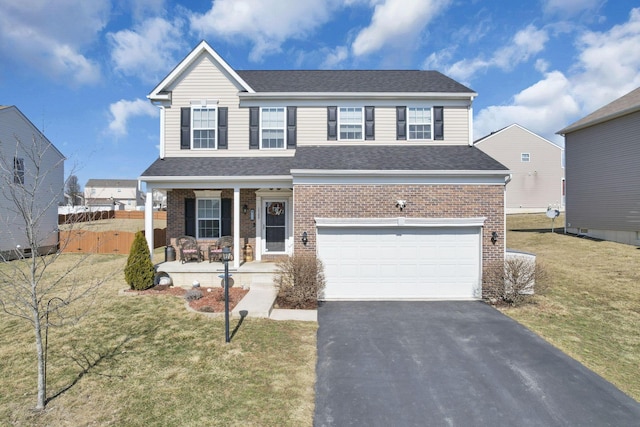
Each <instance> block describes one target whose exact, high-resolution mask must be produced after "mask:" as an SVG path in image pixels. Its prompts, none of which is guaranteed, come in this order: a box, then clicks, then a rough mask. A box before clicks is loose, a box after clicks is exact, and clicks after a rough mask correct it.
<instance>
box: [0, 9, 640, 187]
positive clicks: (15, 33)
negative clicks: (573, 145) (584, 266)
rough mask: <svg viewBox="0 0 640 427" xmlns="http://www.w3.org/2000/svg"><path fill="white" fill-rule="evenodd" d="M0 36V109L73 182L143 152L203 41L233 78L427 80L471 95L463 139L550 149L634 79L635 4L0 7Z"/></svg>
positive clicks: (121, 166) (139, 168)
mask: <svg viewBox="0 0 640 427" xmlns="http://www.w3.org/2000/svg"><path fill="white" fill-rule="evenodd" d="M193 4H197V6H193ZM0 29H1V30H0V105H16V106H17V107H18V108H19V109H20V110H21V111H22V112H23V113H24V114H25V115H26V116H27V117H28V118H29V119H30V120H31V121H32V122H33V123H34V124H35V125H36V126H37V127H38V128H39V129H40V130H43V131H44V133H45V135H46V136H47V137H48V138H49V139H50V140H51V141H52V142H53V143H54V144H55V145H56V146H57V147H58V148H59V149H60V150H61V151H62V152H63V153H64V154H65V155H66V156H67V157H68V159H69V160H68V161H67V164H66V172H67V174H68V173H70V172H73V173H75V174H76V175H77V176H78V178H79V181H80V183H81V184H82V185H83V186H84V184H85V183H86V181H87V180H88V179H90V178H137V177H138V176H139V175H140V174H141V173H142V172H143V171H144V169H146V167H147V166H148V165H149V164H151V163H152V162H153V161H154V160H155V159H156V158H157V156H158V148H157V147H158V138H159V118H158V117H159V114H158V109H157V107H154V106H153V105H151V103H150V102H148V100H147V99H146V95H147V94H148V93H149V92H150V91H151V90H152V89H153V88H154V86H155V85H156V84H157V83H159V82H160V80H162V78H163V77H165V76H166V75H167V74H168V73H169V72H170V71H171V69H172V68H173V67H174V66H175V65H176V64H177V63H178V62H179V61H180V60H181V59H183V58H184V57H185V56H186V55H187V54H188V53H189V52H190V51H191V49H192V48H193V47H195V46H196V44H197V43H198V42H199V41H200V40H203V39H204V40H207V41H208V42H209V44H210V45H211V46H212V47H213V48H214V49H215V50H216V51H217V52H218V53H219V54H220V55H222V57H223V58H224V59H225V60H226V61H227V62H228V63H229V64H230V65H231V67H233V68H234V69H238V70H242V69H245V70H246V69H325V68H329V69H435V70H438V71H441V72H443V73H445V74H447V75H449V76H450V77H452V78H454V79H456V80H458V81H460V82H462V83H464V84H466V85H468V86H469V87H471V88H472V89H474V90H475V91H476V92H478V98H476V100H475V102H474V138H476V139H477V138H480V137H482V136H484V135H486V134H488V133H490V132H491V131H494V130H498V129H500V128H502V127H504V126H507V125H509V124H511V123H518V124H520V125H522V126H524V127H526V128H528V129H530V130H532V131H534V132H536V133H538V134H540V135H542V136H544V137H546V138H548V139H550V140H552V141H553V142H556V143H560V144H561V143H562V138H561V137H559V136H557V135H555V132H557V131H558V130H559V129H561V128H563V127H565V126H566V125H568V124H570V123H571V122H573V121H575V120H577V119H579V118H581V117H583V116H584V115H586V114H588V113H590V112H592V111H593V110H595V109H597V108H599V107H601V106H603V105H605V104H606V103H608V102H610V101H612V100H614V99H615V98H617V97H619V96H622V95H624V94H625V93H627V92H630V91H631V90H633V89H635V88H636V87H638V86H640V4H638V2H637V0H636V1H630V0H610V1H605V0H531V1H513V0H491V1H482V0H466V1H464V0H215V1H213V2H212V1H199V2H196V1H189V2H177V1H169V0H138V1H135V0H131V1H129V0H91V1H87V0H55V1H50V0H19V1H16V0H0Z"/></svg>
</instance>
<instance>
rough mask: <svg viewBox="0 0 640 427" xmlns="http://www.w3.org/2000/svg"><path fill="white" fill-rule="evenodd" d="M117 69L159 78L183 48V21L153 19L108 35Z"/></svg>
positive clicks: (155, 79)
mask: <svg viewBox="0 0 640 427" xmlns="http://www.w3.org/2000/svg"><path fill="white" fill-rule="evenodd" d="M107 38H108V39H109V42H110V45H111V59H112V61H113V62H114V63H115V69H116V70H118V71H120V72H122V73H123V74H124V75H127V76H137V77H139V78H141V79H142V80H144V81H146V82H150V83H154V82H157V81H159V80H160V79H161V78H162V77H163V76H164V75H166V74H167V73H168V72H169V71H170V70H171V68H172V67H173V66H174V65H175V63H176V62H177V59H176V58H175V54H176V53H177V52H181V51H184V49H185V46H183V43H182V41H181V40H182V31H181V23H180V21H174V22H169V21H167V20H165V19H163V18H159V17H156V18H150V19H147V20H146V21H144V22H142V23H141V24H140V25H138V26H137V27H136V28H135V29H134V30H122V31H119V32H117V33H109V34H107Z"/></svg>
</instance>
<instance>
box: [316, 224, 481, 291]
mask: <svg viewBox="0 0 640 427" xmlns="http://www.w3.org/2000/svg"><path fill="white" fill-rule="evenodd" d="M317 230H318V243H317V244H318V256H319V257H320V259H321V260H322V261H323V263H324V267H325V275H326V280H327V284H326V288H325V294H324V298H325V299H327V300H330V299H356V300H367V299H381V300H390V299H430V298H434V299H469V298H479V297H480V283H479V281H480V265H481V264H480V259H481V256H480V228H479V227H435V228H412V227H407V228H403V227H390V228H384V227H375V228H354V227H345V228H342V227H319V228H318V229H317Z"/></svg>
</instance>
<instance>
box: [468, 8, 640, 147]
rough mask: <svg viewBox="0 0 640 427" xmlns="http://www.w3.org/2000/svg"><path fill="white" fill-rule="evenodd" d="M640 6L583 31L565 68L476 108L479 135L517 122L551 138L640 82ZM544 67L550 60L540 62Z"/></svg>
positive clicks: (542, 68)
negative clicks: (605, 26) (505, 99)
mask: <svg viewBox="0 0 640 427" xmlns="http://www.w3.org/2000/svg"><path fill="white" fill-rule="evenodd" d="M637 46H640V8H639V9H633V10H632V11H631V12H630V14H629V20H628V21H627V22H625V23H624V24H620V25H616V26H614V27H612V28H611V29H610V30H609V31H606V32H585V33H583V34H582V35H581V36H580V37H579V43H578V49H579V55H578V62H577V63H576V64H575V65H574V66H573V67H572V68H571V69H570V70H569V71H568V72H566V73H563V72H561V71H557V70H556V71H552V72H548V73H545V74H544V78H543V79H542V80H540V81H539V82H537V83H535V84H533V85H531V86H530V87H528V88H526V89H524V90H523V91H521V92H520V93H518V94H517V95H516V96H514V98H513V100H512V101H511V102H510V103H509V104H508V105H498V106H490V107H487V108H485V109H483V110H481V111H479V112H478V114H477V117H476V119H475V123H474V135H475V137H476V138H477V137H481V136H484V135H486V134H488V133H489V132H491V131H494V130H497V129H500V128H502V127H504V126H507V125H509V124H511V123H519V124H521V125H523V126H525V127H526V128H528V129H530V130H532V131H533V132H536V133H538V134H540V135H542V136H543V137H545V138H547V139H550V140H552V141H560V142H561V141H562V139H561V138H560V137H558V136H557V135H554V134H555V132H557V131H558V130H560V129H562V128H563V127H565V126H568V125H569V124H571V123H573V122H574V121H576V120H578V119H580V118H582V117H584V116H586V115H587V114H590V113H592V112H593V111H595V110H596V109H598V108H600V107H602V106H604V105H606V104H608V103H609V102H611V101H613V100H614V99H616V98H618V97H620V96H622V95H624V94H626V93H628V92H630V91H631V90H633V89H635V88H637V87H638V86H640V49H638V48H637ZM536 67H537V69H538V70H539V71H541V72H544V71H545V70H546V68H547V67H548V64H547V63H546V62H537V63H536Z"/></svg>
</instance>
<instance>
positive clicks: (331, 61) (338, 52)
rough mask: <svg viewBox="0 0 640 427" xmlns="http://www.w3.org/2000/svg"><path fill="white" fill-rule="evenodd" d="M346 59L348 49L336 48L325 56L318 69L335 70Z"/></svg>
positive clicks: (344, 47)
mask: <svg viewBox="0 0 640 427" xmlns="http://www.w3.org/2000/svg"><path fill="white" fill-rule="evenodd" d="M348 57H349V48H347V47H346V46H338V47H336V48H335V49H334V50H332V51H330V52H329V53H328V54H327V56H326V57H325V59H324V61H323V62H322V65H321V66H320V68H324V69H332V68H337V67H338V66H339V65H340V64H341V63H342V62H343V61H344V60H346V59H347V58H348Z"/></svg>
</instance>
